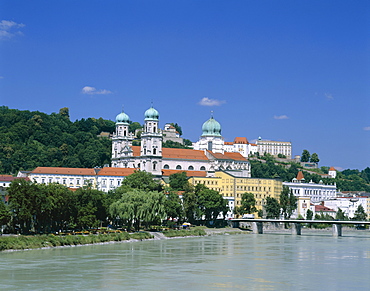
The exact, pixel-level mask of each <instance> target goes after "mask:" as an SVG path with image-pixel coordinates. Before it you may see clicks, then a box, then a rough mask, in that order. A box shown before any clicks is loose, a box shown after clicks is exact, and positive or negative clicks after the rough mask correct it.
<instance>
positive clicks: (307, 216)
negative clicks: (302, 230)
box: [306, 209, 313, 220]
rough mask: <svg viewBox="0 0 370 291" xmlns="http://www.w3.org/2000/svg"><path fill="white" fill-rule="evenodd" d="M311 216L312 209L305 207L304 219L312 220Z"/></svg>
mask: <svg viewBox="0 0 370 291" xmlns="http://www.w3.org/2000/svg"><path fill="white" fill-rule="evenodd" d="M312 218H313V211H312V210H311V209H307V212H306V219H307V220H312Z"/></svg>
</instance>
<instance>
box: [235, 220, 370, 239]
mask: <svg viewBox="0 0 370 291" xmlns="http://www.w3.org/2000/svg"><path fill="white" fill-rule="evenodd" d="M231 222H232V224H233V227H239V226H240V222H250V223H252V231H253V233H258V234H262V233H263V223H264V222H272V223H289V224H291V226H292V228H291V230H292V234H294V235H301V229H302V224H312V223H320V224H321V223H325V224H331V225H332V229H333V236H342V225H343V224H352V225H353V224H356V225H358V224H360V225H370V221H344V220H300V219H290V220H287V219H261V218H258V219H252V218H240V219H231Z"/></svg>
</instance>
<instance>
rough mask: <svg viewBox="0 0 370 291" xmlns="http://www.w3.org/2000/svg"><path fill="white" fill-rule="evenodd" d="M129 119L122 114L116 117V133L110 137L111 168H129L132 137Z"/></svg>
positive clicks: (131, 153) (131, 154)
mask: <svg viewBox="0 0 370 291" xmlns="http://www.w3.org/2000/svg"><path fill="white" fill-rule="evenodd" d="M129 125H130V117H129V116H128V115H127V114H126V113H124V112H123V110H122V112H121V113H120V114H118V115H117V116H116V131H115V133H114V134H113V137H112V167H119V168H130V167H132V166H131V165H130V159H132V156H133V152H132V148H131V146H132V140H133V135H132V134H131V133H130V132H129Z"/></svg>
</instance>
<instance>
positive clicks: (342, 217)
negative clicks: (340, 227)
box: [335, 208, 348, 220]
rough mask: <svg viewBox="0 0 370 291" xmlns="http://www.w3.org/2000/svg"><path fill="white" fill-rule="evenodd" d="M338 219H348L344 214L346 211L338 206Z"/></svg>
mask: <svg viewBox="0 0 370 291" xmlns="http://www.w3.org/2000/svg"><path fill="white" fill-rule="evenodd" d="M335 219H336V220H348V217H347V216H346V215H345V214H344V211H343V210H342V209H340V208H338V211H337V213H336V214H335Z"/></svg>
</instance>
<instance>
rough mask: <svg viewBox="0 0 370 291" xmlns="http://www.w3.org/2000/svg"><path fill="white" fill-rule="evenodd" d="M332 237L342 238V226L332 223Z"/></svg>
mask: <svg viewBox="0 0 370 291" xmlns="http://www.w3.org/2000/svg"><path fill="white" fill-rule="evenodd" d="M332 227H333V236H342V225H341V224H335V223H333V226H332Z"/></svg>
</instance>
